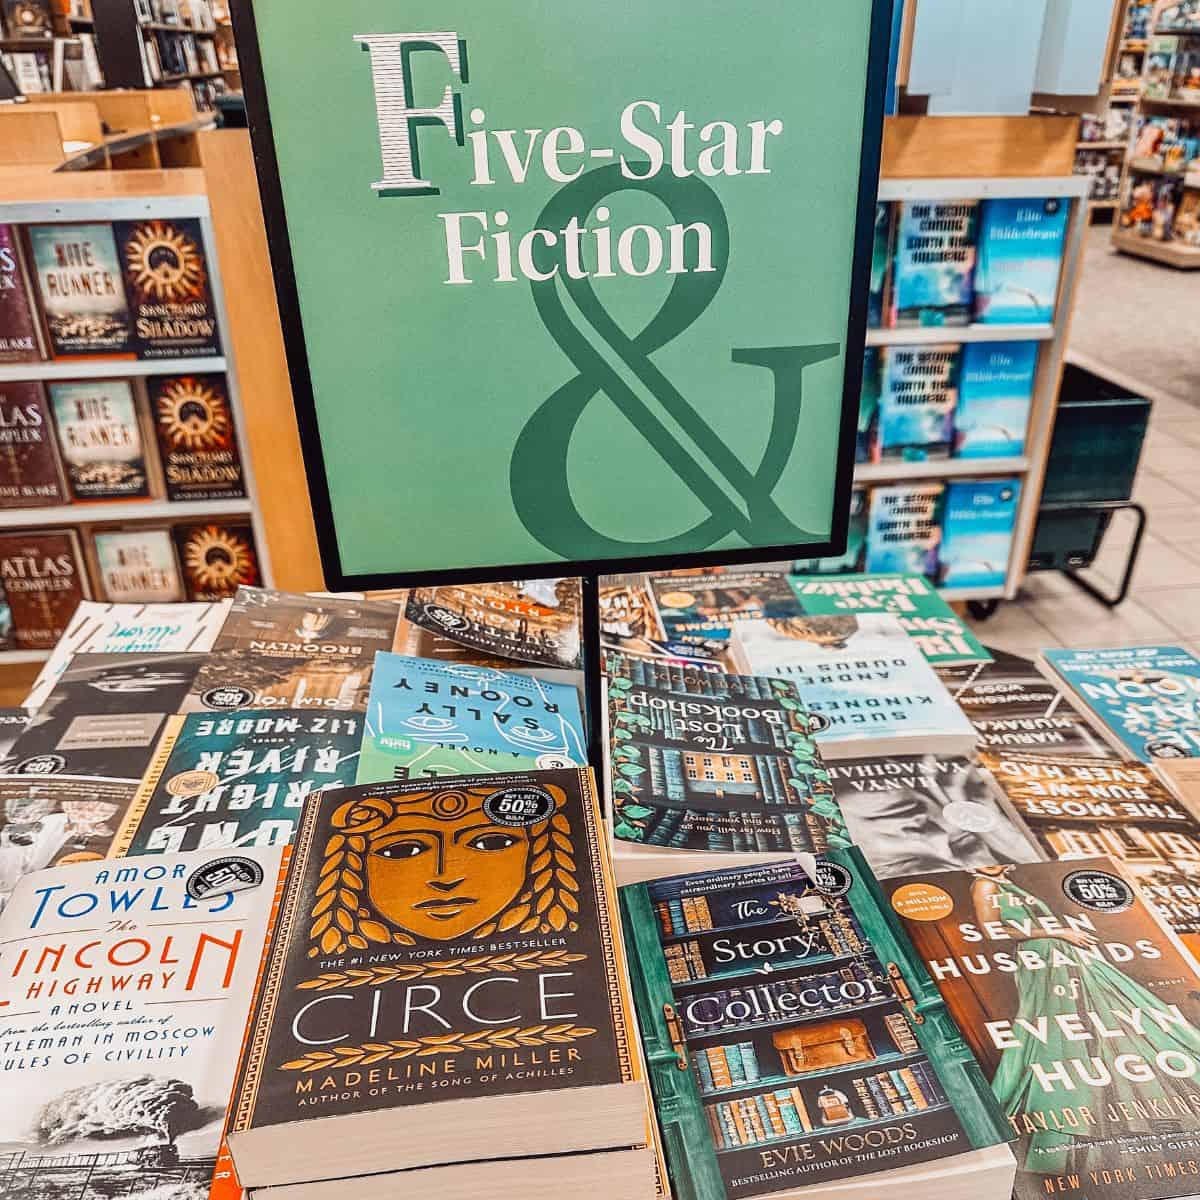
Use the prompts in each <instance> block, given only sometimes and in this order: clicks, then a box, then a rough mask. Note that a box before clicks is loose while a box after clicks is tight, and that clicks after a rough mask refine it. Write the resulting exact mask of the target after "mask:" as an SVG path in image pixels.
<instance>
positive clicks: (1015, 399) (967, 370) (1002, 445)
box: [954, 341, 1038, 458]
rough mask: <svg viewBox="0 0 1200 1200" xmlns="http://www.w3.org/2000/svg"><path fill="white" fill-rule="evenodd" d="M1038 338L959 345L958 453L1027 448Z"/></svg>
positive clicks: (982, 454)
mask: <svg viewBox="0 0 1200 1200" xmlns="http://www.w3.org/2000/svg"><path fill="white" fill-rule="evenodd" d="M1037 357H1038V343H1037V342H1032V341H1031V342H970V343H968V344H967V345H965V346H964V347H963V348H962V372H961V374H960V376H959V384H958V411H957V413H956V414H955V417H954V439H955V440H954V454H955V457H956V458H1005V457H1008V456H1014V455H1019V454H1024V453H1025V429H1026V426H1027V425H1028V424H1029V406H1030V404H1031V403H1032V400H1033V385H1034V379H1035V378H1036V375H1037Z"/></svg>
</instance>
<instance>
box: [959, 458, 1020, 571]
mask: <svg viewBox="0 0 1200 1200" xmlns="http://www.w3.org/2000/svg"><path fill="white" fill-rule="evenodd" d="M1020 496H1021V483H1020V480H1017V479H955V480H953V481H951V483H950V484H949V485H948V486H947V488H946V511H945V517H944V520H943V528H942V547H941V556H940V558H941V562H940V572H939V582H940V583H941V585H942V586H943V587H948V588H993V587H994V588H999V587H1003V586H1004V583H1005V580H1006V579H1007V578H1008V559H1009V553H1010V551H1011V550H1012V539H1013V526H1014V525H1015V524H1016V520H1017V503H1018V501H1019V500H1020Z"/></svg>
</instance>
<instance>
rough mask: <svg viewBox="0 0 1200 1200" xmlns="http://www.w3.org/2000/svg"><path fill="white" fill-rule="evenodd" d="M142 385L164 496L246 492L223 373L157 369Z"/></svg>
mask: <svg viewBox="0 0 1200 1200" xmlns="http://www.w3.org/2000/svg"><path fill="white" fill-rule="evenodd" d="M147 387H148V388H149V392H150V412H151V415H152V417H153V420H154V431H155V434H156V435H157V437H158V452H159V457H160V458H161V459H162V467H163V478H164V481H165V484H166V490H167V499H168V500H232V499H237V498H238V497H241V496H245V494H246V483H245V480H244V478H243V477H242V461H241V458H240V456H239V455H238V445H237V433H236V431H235V429H234V424H233V411H232V409H231V407H230V404H229V392H228V383H227V382H226V379H225V376H224V375H220V374H211V375H162V376H158V377H155V378H151V379H149V380H147Z"/></svg>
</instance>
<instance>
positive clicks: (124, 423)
mask: <svg viewBox="0 0 1200 1200" xmlns="http://www.w3.org/2000/svg"><path fill="white" fill-rule="evenodd" d="M49 388H50V403H51V405H52V407H53V409H54V423H55V425H56V426H57V429H58V444H59V448H60V450H61V451H62V458H63V466H64V467H65V469H66V475H67V482H68V483H69V485H70V488H71V494H72V496H73V497H74V498H75V499H76V500H118V499H120V500H134V499H138V498H142V497H147V496H149V495H150V476H149V472H148V471H147V467H146V448H145V445H144V443H143V441H142V428H141V421H140V419H139V416H138V408H137V404H136V402H135V400H134V396H133V388H132V386H131V385H130V383H129V381H128V380H127V379H87V380H80V381H78V382H72V383H51V384H50V385H49Z"/></svg>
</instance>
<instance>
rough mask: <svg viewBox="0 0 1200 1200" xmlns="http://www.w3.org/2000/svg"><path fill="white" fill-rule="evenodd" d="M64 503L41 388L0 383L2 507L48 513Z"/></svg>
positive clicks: (0, 482)
mask: <svg viewBox="0 0 1200 1200" xmlns="http://www.w3.org/2000/svg"><path fill="white" fill-rule="evenodd" d="M66 502H67V491H66V488H65V487H64V485H63V477H62V467H61V465H60V463H59V459H58V449H57V447H56V445H55V440H54V421H53V419H52V418H51V416H50V408H49V406H48V404H47V402H46V393H45V392H44V391H43V390H42V385H41V384H40V383H36V382H30V383H0V503H3V505H4V507H5V508H42V507H47V508H50V507H53V506H54V505H56V504H65V503H66Z"/></svg>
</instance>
